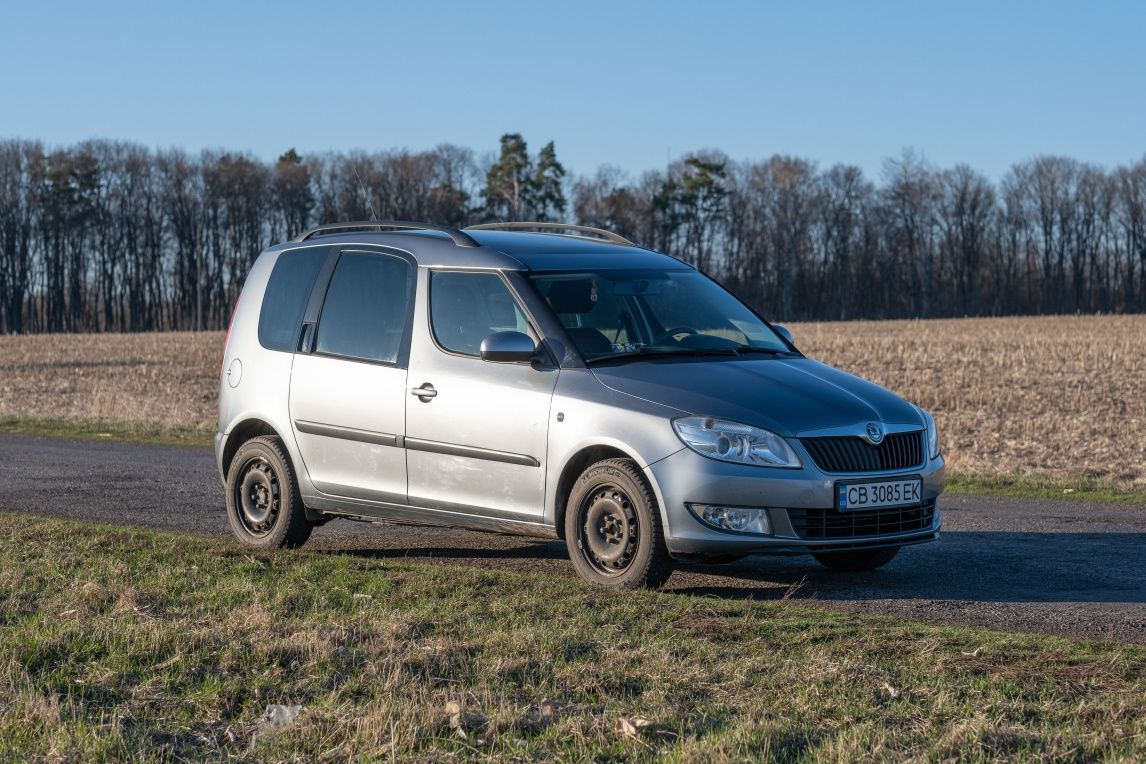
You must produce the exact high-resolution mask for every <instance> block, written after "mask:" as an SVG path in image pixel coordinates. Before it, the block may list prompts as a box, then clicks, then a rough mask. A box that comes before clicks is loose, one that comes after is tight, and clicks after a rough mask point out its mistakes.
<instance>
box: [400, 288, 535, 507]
mask: <svg viewBox="0 0 1146 764" xmlns="http://www.w3.org/2000/svg"><path fill="white" fill-rule="evenodd" d="M423 279H424V281H428V284H423V285H422V286H421V287H420V288H422V289H423V290H425V288H426V287H427V286H428V295H427V297H426V298H424V299H422V300H421V301H420V303H419V310H418V312H417V315H416V317H415V330H414V337H415V339H414V342H413V348H412V351H411V356H410V374H409V377H408V383H409V384H408V387H409V388H410V392H409V394H408V396H407V397H408V400H407V402H406V464H407V470H408V474H409V492H410V503H411V504H414V505H419V506H425V507H431V508H438V509H456V510H460V511H472V512H474V513H475V514H481V515H485V516H489V517H495V518H504V519H510V520H524V521H533V522H536V521H538V520H540V519H541V517H542V515H543V511H544V497H545V457H546V442H547V439H548V433H549V409H550V404H551V401H552V398H553V388H554V386H555V385H556V383H557V374H558V370H557V369H556V368H555V367H554V366H552V365H550V364H530V363H492V362H488V361H483V360H481V358H480V356H479V350H480V347H481V341H482V340H483V339H484V338H485V337H487V336H489V335H491V334H493V333H495V332H501V331H519V332H523V333H525V334H529V335H530V336H532V337H533V338H534V341H535V342H536V341H537V339H538V335H537V332H536V331H535V330H534V328H533V327H532V326H531V325H530V323H529V321H528V320H527V318H526V314H525V312H524V311H523V310H522V308H521V306H520V304H519V303H518V301H517V300H516V298H515V297H514V295H513V293H512V291H511V290H510V288H509V286H508V285H507V284H506V282H505V281H504V280H503V279H502V277H501V276H500V275H499V274H497V273H493V272H463V271H431V272H428V273H426V274H425V275H424V276H423Z"/></svg>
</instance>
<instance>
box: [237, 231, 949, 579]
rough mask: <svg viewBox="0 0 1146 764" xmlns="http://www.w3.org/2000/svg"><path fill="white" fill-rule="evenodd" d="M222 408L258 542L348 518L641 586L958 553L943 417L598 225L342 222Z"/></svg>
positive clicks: (288, 288)
mask: <svg viewBox="0 0 1146 764" xmlns="http://www.w3.org/2000/svg"><path fill="white" fill-rule="evenodd" d="M527 229H528V230H527ZM219 392H220V394H219V432H218V434H217V435H216V436H215V452H216V456H217V459H218V464H219V470H220V472H221V474H222V476H223V479H224V482H225V484H226V493H227V511H228V517H229V519H230V524H231V527H232V529H233V530H234V533H235V535H236V536H237V537H238V538H239V539H240V540H241V541H242V542H244V543H246V544H250V545H252V546H257V547H282V546H298V545H300V544H302V543H303V542H304V541H306V539H307V537H308V536H309V535H310V533H311V529H312V528H314V526H315V525H318V524H320V523H323V522H325V521H327V520H329V519H331V518H337V517H352V518H357V519H369V520H384V521H390V522H398V523H414V524H419V525H437V526H452V527H462V528H472V529H476V530H484V531H495V532H499V533H513V534H524V535H528V536H537V537H541V538H557V539H564V540H565V542H566V544H567V546H568V549H569V557H570V559H571V560H572V561H573V566H574V568H575V569H576V570H577V572H578V573H579V574H580V575H581V576H582V577H583V578H585V579H586V580H588V581H590V582H593V583H597V584H603V585H605V586H624V587H640V586H659V585H661V584H662V583H664V581H665V580H666V579H667V578H668V576H669V574H670V573H671V571H672V568H673V565H674V562H675V561H676V560H697V561H702V562H725V561H729V560H733V559H737V558H740V557H743V556H745V555H757V554H784V555H790V554H810V555H812V556H813V557H814V558H815V559H816V560H818V561H819V562H821V563H823V564H824V565H826V566H828V567H829V568H832V569H836V570H845V571H858V570H870V569H873V568H877V567H879V566H881V565H883V564H885V563H887V562H888V561H889V560H891V559H892V558H893V557H894V556H895V554H896V552H897V551H898V550H899V548H900V547H903V546H906V545H908V544H918V543H922V542H926V541H932V540H934V539H936V538H938V536H939V506H938V497H939V494H940V493H942V491H943V484H944V478H943V458H942V456H941V454H940V449H939V437H938V434H937V432H936V429H935V421H934V419H933V418H932V417H931V415H930V414H928V413H927V412H926V411H924V410H923V409H921V408H919V407H918V406H914V405H912V404H910V403H908V402H906V401H904V400H903V399H901V398H899V397H898V396H896V395H894V394H893V393H891V392H889V391H888V390H886V389H884V388H882V387H879V386H878V385H875V384H872V383H870V382H867V381H864V380H862V379H859V378H857V377H854V376H852V375H850V374H846V373H844V372H842V371H839V370H837V369H834V368H832V367H830V366H826V365H824V364H822V363H819V362H818V361H814V360H812V359H810V358H806V357H805V356H803V355H802V354H801V353H800V352H799V351H798V350H797V349H796V347H795V345H793V344H792V338H791V336H790V334H789V333H788V332H787V331H786V330H785V329H784V328H782V327H780V326H774V325H770V324H769V323H768V322H767V321H765V320H764V319H763V318H761V317H760V316H759V315H757V314H756V313H755V312H753V311H752V310H751V309H750V308H749V307H747V306H746V305H745V304H744V303H742V302H740V301H739V300H738V299H737V298H735V297H734V296H732V295H731V294H730V293H729V292H727V291H725V290H724V289H723V288H722V287H721V286H720V285H718V284H717V283H716V282H715V281H713V280H711V279H709V278H708V277H706V276H705V275H704V274H703V273H700V272H699V271H697V270H696V269H695V268H693V267H691V266H689V265H688V264H686V263H684V262H682V261H680V260H677V259H675V258H673V257H670V256H668V255H663V254H659V253H656V252H652V251H649V250H647V249H642V248H640V247H637V246H635V245H634V244H632V243H631V242H629V241H627V240H625V239H623V238H621V237H620V236H617V235H615V234H612V233H609V232H607V231H601V230H599V229H589V228H583V227H577V226H563V225H555V224H540V223H528V224H522V223H518V224H497V225H488V226H473V227H471V228H468V229H465V230H458V229H453V228H444V227H440V226H432V225H422V224H416V223H405V222H395V223H389V222H387V223H379V222H372V223H339V224H335V225H330V226H321V227H319V228H317V229H314V230H312V231H309V232H307V233H306V234H304V235H302V236H300V237H299V238H297V239H295V240H294V241H292V242H289V243H286V244H280V245H277V246H274V247H271V248H270V249H268V250H266V251H265V252H263V253H262V255H261V256H260V257H259V258H258V260H257V261H256V262H255V264H254V266H253V267H252V268H251V271H250V274H249V275H248V276H247V280H246V283H245V285H244V287H243V291H242V295H241V296H240V298H239V301H238V304H237V306H236V308H235V312H234V315H233V317H232V319H231V328H230V330H229V332H228V337H227V345H226V350H225V353H224V359H223V373H222V379H221V383H220V388H219Z"/></svg>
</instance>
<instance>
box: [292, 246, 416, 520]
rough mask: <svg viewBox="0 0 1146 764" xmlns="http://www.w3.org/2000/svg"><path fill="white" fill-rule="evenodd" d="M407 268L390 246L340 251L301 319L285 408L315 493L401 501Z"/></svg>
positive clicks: (410, 288) (411, 284)
mask: <svg viewBox="0 0 1146 764" xmlns="http://www.w3.org/2000/svg"><path fill="white" fill-rule="evenodd" d="M416 273H417V269H416V268H415V266H414V263H413V262H411V261H410V259H409V258H408V257H405V256H403V255H400V254H397V253H390V252H381V251H373V250H364V249H346V250H343V251H341V252H340V253H339V254H338V260H337V262H336V264H335V266H334V270H333V273H332V274H331V277H330V282H329V285H328V286H327V288H326V290H325V294H324V295H323V296H322V302H321V309H320V310H319V311H318V312H317V314H316V315H315V314H313V313H312V315H311V316H310V317H309V319H310V320H308V322H307V323H306V324H305V325H304V329H303V337H302V341H301V347H300V350H299V352H298V353H297V354H296V355H295V359H294V367H293V370H292V372H291V381H290V416H291V424H292V426H293V428H294V435H295V439H296V442H297V443H298V448H299V451H300V452H301V454H302V459H303V462H304V464H305V466H306V470H307V473H308V474H309V476H310V479H311V482H313V483H314V487H315V488H317V489H318V490H319V491H321V492H322V493H325V494H328V495H331V496H341V497H346V498H352V499H367V500H372V501H387V502H396V503H405V502H406V500H407V488H406V456H405V451H404V450H403V449H402V439H403V437H404V436H405V416H406V415H405V405H406V398H407V397H409V396H408V395H407V393H406V369H407V365H408V359H409V355H410V326H411V320H412V311H413V299H414V288H415V274H416Z"/></svg>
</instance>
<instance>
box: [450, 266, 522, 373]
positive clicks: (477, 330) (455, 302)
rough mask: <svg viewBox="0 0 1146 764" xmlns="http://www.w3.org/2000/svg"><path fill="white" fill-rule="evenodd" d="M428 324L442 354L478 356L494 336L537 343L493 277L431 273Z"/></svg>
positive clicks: (509, 296)
mask: <svg viewBox="0 0 1146 764" xmlns="http://www.w3.org/2000/svg"><path fill="white" fill-rule="evenodd" d="M430 323H431V326H432V329H433V332H434V338H435V339H436V340H437V341H438V344H439V345H441V346H442V347H443V348H445V349H446V350H450V351H452V352H454V353H462V354H464V355H472V356H476V355H479V353H480V351H481V341H482V340H484V339H485V338H486V337H488V336H489V335H491V334H495V333H497V332H521V333H522V334H528V335H529V336H530V337H532V338H533V341H534V342H537V335H536V334H535V333H534V331H533V329H532V328H530V326H529V321H528V320H527V319H526V318H525V313H523V312H522V310H521V308H520V307H519V306H518V304H517V301H516V300H515V299H514V298H513V294H512V293H511V292H510V291H509V287H507V286H506V285H505V282H504V281H502V280H501V277H500V276H498V275H497V274H496V273H456V272H450V271H435V272H434V273H433V274H431V277H430Z"/></svg>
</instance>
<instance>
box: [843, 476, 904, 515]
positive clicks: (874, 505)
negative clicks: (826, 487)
mask: <svg viewBox="0 0 1146 764" xmlns="http://www.w3.org/2000/svg"><path fill="white" fill-rule="evenodd" d="M922 492H923V481H922V480H921V479H919V478H911V479H909V480H881V481H879V482H872V483H837V484H836V509H843V510H855V509H878V508H880V507H907V506H913V505H916V504H922V503H923V496H922Z"/></svg>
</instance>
